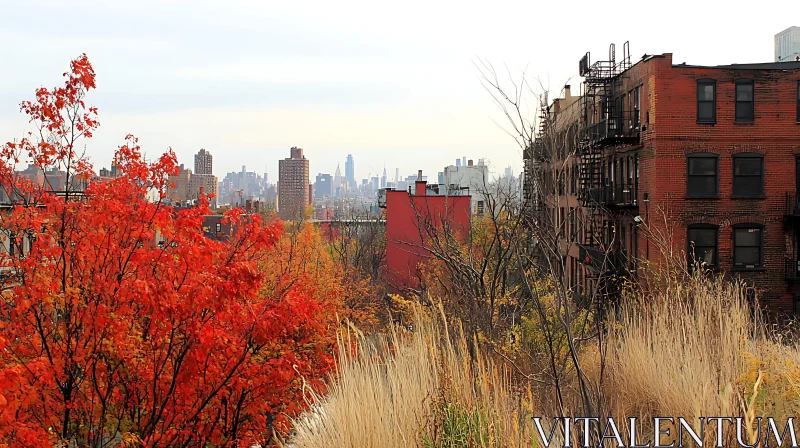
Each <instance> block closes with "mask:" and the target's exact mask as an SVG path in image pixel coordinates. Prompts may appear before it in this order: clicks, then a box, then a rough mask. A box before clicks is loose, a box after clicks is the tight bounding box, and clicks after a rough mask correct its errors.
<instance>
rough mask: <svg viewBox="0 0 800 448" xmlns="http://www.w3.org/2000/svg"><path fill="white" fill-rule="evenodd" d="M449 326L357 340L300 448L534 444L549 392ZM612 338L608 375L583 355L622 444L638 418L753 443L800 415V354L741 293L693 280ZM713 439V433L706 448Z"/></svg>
mask: <svg viewBox="0 0 800 448" xmlns="http://www.w3.org/2000/svg"><path fill="white" fill-rule="evenodd" d="M443 322H444V319H441V318H439V319H434V322H422V321H421V320H420V319H417V323H416V325H415V329H414V331H413V332H402V333H394V334H392V335H391V336H390V337H389V338H387V339H384V340H382V341H381V342H375V341H373V340H369V339H367V338H366V337H364V336H363V335H361V334H355V333H350V338H351V339H349V340H347V341H343V342H344V343H343V344H342V346H343V347H353V346H356V347H357V350H354V351H353V352H348V351H344V350H343V351H342V352H341V353H340V358H339V359H340V364H339V369H338V377H337V379H336V380H335V381H333V382H332V384H331V386H330V389H329V394H328V395H326V396H324V397H315V400H316V401H315V402H316V405H315V409H316V411H315V412H311V413H307V414H306V415H305V416H303V417H302V418H300V419H298V420H297V421H296V422H295V428H296V436H295V437H294V438H293V443H294V444H295V446H297V447H304V448H328V447H331V448H332V447H337V448H338V447H389V448H393V447H409V446H422V447H426V448H427V447H437V448H438V447H501V446H502V447H512V446H533V445H535V444H538V436H534V435H533V432H534V431H535V428H534V425H533V424H532V422H531V420H530V417H531V416H533V415H534V411H533V406H534V405H536V412H538V413H536V414H535V415H541V414H540V413H541V412H542V410H543V409H544V408H543V407H542V406H540V404H542V403H546V402H548V401H552V397H550V396H548V395H547V394H552V393H553V389H552V387H550V386H547V385H544V386H542V387H540V388H539V389H538V390H531V389H530V388H515V387H514V385H512V384H511V383H510V381H509V377H508V375H507V374H506V372H504V371H503V370H502V368H501V367H500V366H498V365H497V364H495V363H493V362H492V361H490V360H489V358H488V357H486V356H483V355H477V356H476V357H474V358H473V357H470V355H469V353H468V350H467V341H466V340H465V339H464V337H463V336H461V333H460V332H458V331H448V330H447V328H446V327H445V324H444V323H443ZM606 328H607V332H606V335H605V336H606V337H605V345H604V350H603V353H604V355H605V359H604V368H603V369H601V368H600V358H599V357H598V355H597V351H596V350H595V351H594V352H588V351H587V352H586V353H581V354H580V356H581V358H582V360H583V365H584V366H586V368H585V372H584V373H585V374H587V376H588V377H589V378H590V380H591V381H592V382H593V384H594V386H595V390H596V392H597V393H598V397H597V398H598V399H599V403H600V404H602V406H600V407H599V409H601V411H600V412H602V413H603V416H613V417H614V418H615V420H616V422H617V423H618V424H620V426H621V427H620V430H621V431H622V432H623V434H624V433H626V432H627V428H625V427H624V425H625V423H627V421H628V420H627V418H628V417H630V416H636V417H639V423H638V424H637V432H638V433H640V434H653V430H652V426H651V425H652V417H655V416H659V417H683V418H685V419H687V420H688V421H689V422H695V423H696V422H697V419H698V418H700V417H709V416H743V417H746V422H747V423H748V428H747V429H748V433H749V436H748V438H749V439H750V440H749V441H750V442H754V441H755V434H757V433H756V432H755V431H756V430H757V429H758V428H757V427H756V426H754V425H755V422H756V420H755V419H756V417H766V416H769V417H773V418H776V419H778V420H780V421H785V418H786V417H788V416H795V415H798V414H799V413H800V349H799V348H798V346H797V345H795V344H791V343H787V342H786V341H784V340H781V337H780V334H779V333H777V332H775V331H769V328H768V327H767V325H766V324H765V323H764V322H763V321H762V320H761V319H760V318H759V316H758V314H757V313H756V314H754V313H753V311H752V309H751V308H750V307H749V305H748V303H747V300H746V298H745V294H744V291H743V288H742V287H741V285H739V284H735V283H731V282H726V281H723V280H721V279H713V278H708V277H704V276H701V275H695V276H694V277H692V278H691V279H689V280H688V281H672V282H669V284H666V285H664V287H663V289H661V290H660V291H657V292H655V293H653V294H648V295H643V294H638V295H637V294H630V295H629V296H628V297H626V298H625V299H624V300H623V302H622V304H621V306H620V308H619V310H618V311H617V312H616V313H615V314H614V315H612V316H610V318H609V320H608V321H607V326H606ZM451 341H453V342H451ZM354 352H358V353H360V355H359V356H354V355H353V353H354ZM573 374H574V373H573ZM565 392H566V393H576V392H575V391H574V390H571V389H565ZM565 401H567V402H573V403H574V402H577V401H578V400H577V396H576V397H566V400H565ZM567 412H569V410H567ZM576 415H577V414H576ZM541 416H542V417H543V418H544V420H546V421H552V420H550V419H551V418H552V416H550V418H548V417H547V416H545V415H541ZM729 429H731V431H726V434H727V436H726V437H727V438H728V440H729V441H730V440H731V439H732V438H733V437H735V430H733V429H732V428H729ZM762 431H764V428H762ZM715 432H716V430H715V428H713V427H709V428H707V430H706V432H705V438H706V440H707V444H708V443H712V444H713V438H714V437H715ZM672 434H673V435H674V434H676V431H673V432H672ZM572 436H573V437H577V436H578V435H577V433H573V434H572ZM558 437H559V435H558V434H556V439H555V440H558ZM575 442H578V439H576V440H575ZM661 442H663V443H669V440H667V439H666V438H665V439H663V440H662V441H661Z"/></svg>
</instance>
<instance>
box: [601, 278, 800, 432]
mask: <svg viewBox="0 0 800 448" xmlns="http://www.w3.org/2000/svg"><path fill="white" fill-rule="evenodd" d="M627 300H628V301H627V302H626V303H625V304H624V305H623V306H622V307H621V309H620V311H619V312H618V313H617V315H616V316H613V317H612V318H611V319H610V321H609V328H610V331H609V335H608V350H607V355H606V363H607V364H606V365H607V369H608V376H607V378H605V381H602V390H603V391H604V396H605V398H606V400H607V403H608V404H609V405H610V406H609V407H610V411H611V414H612V415H614V416H616V417H617V418H618V419H619V420H618V421H625V420H626V417H627V416H638V417H640V418H641V419H642V420H641V421H643V422H647V421H651V418H652V417H654V416H672V417H678V416H680V417H684V418H686V419H687V420H689V421H690V422H697V420H696V419H697V418H700V417H708V416H748V417H749V419H750V420H752V417H761V416H772V417H778V418H781V419H783V418H785V417H786V416H790V415H796V413H797V411H798V410H800V408H798V406H797V405H798V403H800V401H798V399H800V389H798V388H796V387H793V385H792V384H791V378H793V377H794V375H795V373H794V372H795V371H796V370H797V366H798V364H797V360H798V359H800V350H798V347H797V346H795V345H792V344H784V343H782V342H781V341H780V338H779V336H780V335H779V334H778V333H775V332H771V331H769V328H768V327H767V326H766V324H765V323H764V322H763V321H762V319H761V318H760V316H759V313H753V311H752V309H751V308H750V306H749V305H748V303H747V300H746V298H745V294H744V288H743V287H742V285H741V284H738V283H733V282H729V281H723V280H722V279H719V278H717V279H714V278H708V277H704V276H700V275H695V276H693V277H692V278H691V279H690V280H689V281H687V282H672V283H671V284H669V285H667V286H666V287H665V288H664V289H663V290H662V291H659V292H658V293H656V294H653V295H639V296H632V297H628V298H627ZM623 419H624V420H623ZM709 429H711V430H710V431H707V432H706V438H707V439H708V438H709V437H713V428H709ZM647 430H648V432H649V433H650V434H652V431H651V430H650V429H649V427H648V429H647Z"/></svg>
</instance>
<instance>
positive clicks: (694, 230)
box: [687, 224, 718, 268]
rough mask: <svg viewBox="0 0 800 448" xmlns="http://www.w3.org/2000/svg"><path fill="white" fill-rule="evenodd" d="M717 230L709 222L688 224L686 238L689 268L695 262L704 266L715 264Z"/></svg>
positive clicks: (713, 265)
mask: <svg viewBox="0 0 800 448" xmlns="http://www.w3.org/2000/svg"><path fill="white" fill-rule="evenodd" d="M717 232H718V227H717V226H713V225H709V224H695V225H691V226H689V229H688V232H687V240H688V242H689V248H688V253H689V267H690V268H691V267H693V266H694V265H696V264H702V265H704V266H705V267H715V266H716V265H717Z"/></svg>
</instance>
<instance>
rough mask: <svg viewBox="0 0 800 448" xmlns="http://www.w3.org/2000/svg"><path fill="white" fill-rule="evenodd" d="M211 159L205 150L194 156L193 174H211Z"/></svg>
mask: <svg viewBox="0 0 800 448" xmlns="http://www.w3.org/2000/svg"><path fill="white" fill-rule="evenodd" d="M212 159H213V157H211V153H210V152H208V151H206V150H205V149H200V151H198V153H197V154H195V155H194V174H213V172H212V168H213V160H212Z"/></svg>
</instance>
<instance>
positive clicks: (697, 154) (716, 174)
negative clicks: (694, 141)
mask: <svg viewBox="0 0 800 448" xmlns="http://www.w3.org/2000/svg"><path fill="white" fill-rule="evenodd" d="M693 159H713V160H714V171H715V172H714V178H715V179H714V193H713V194H700V193H695V192H692V191H691V190H690V188H689V180H690V179H691V178H692V176H695V177H710V175H706V174H692V170H691V161H692V160H693ZM686 196H687V197H689V198H700V199H708V198H718V197H719V154H715V153H713V152H695V153H691V154H687V155H686Z"/></svg>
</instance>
